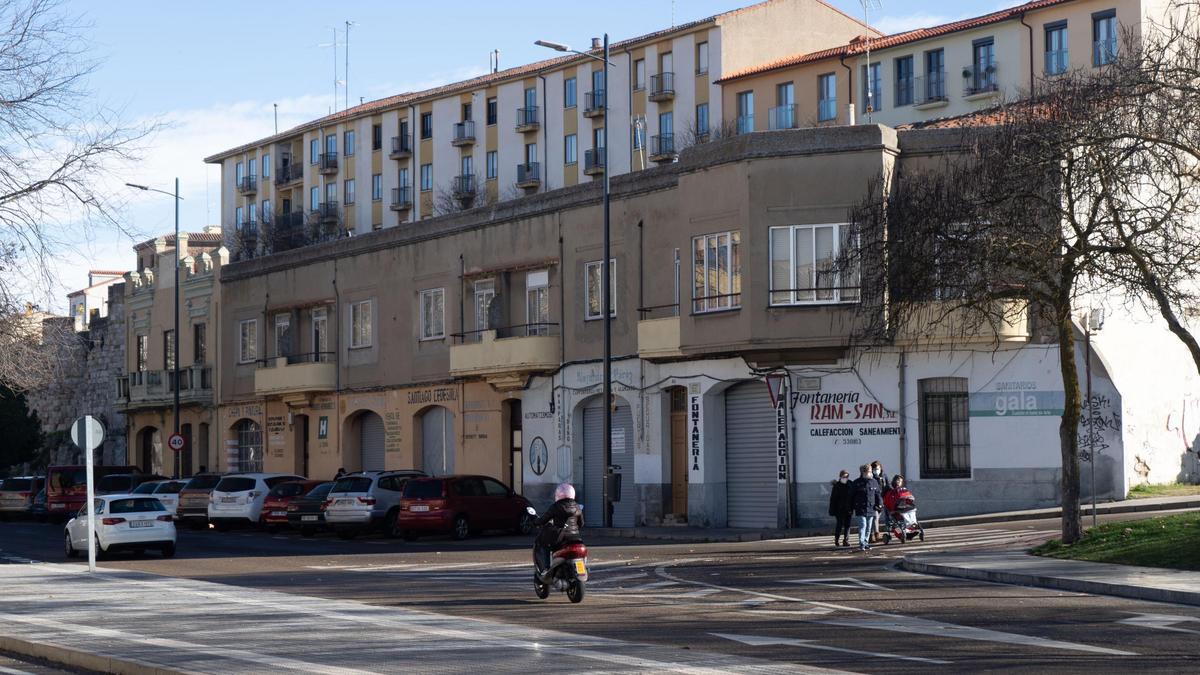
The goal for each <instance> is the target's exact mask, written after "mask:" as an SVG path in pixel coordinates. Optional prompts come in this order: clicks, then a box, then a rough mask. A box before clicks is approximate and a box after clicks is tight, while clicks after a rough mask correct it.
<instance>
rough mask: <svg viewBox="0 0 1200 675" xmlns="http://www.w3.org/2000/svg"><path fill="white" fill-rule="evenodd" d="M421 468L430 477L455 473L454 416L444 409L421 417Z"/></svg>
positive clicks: (437, 408) (435, 410)
mask: <svg viewBox="0 0 1200 675" xmlns="http://www.w3.org/2000/svg"><path fill="white" fill-rule="evenodd" d="M421 460H422V464H421V468H422V469H424V470H425V473H427V474H429V475H430V476H447V475H450V474H452V473H454V416H453V415H452V414H451V413H450V411H448V410H446V409H445V408H442V407H440V406H439V407H435V408H430V409H429V410H428V411H427V412H426V413H425V414H424V415H422V416H421Z"/></svg>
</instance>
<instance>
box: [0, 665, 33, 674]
mask: <svg viewBox="0 0 1200 675" xmlns="http://www.w3.org/2000/svg"><path fill="white" fill-rule="evenodd" d="M0 673H4V674H5V675H33V673H31V672H29V671H28V670H17V669H16V668H6V667H5V666H0Z"/></svg>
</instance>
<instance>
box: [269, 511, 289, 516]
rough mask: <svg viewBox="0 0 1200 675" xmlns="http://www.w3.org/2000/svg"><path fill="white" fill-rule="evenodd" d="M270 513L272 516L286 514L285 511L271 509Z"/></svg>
mask: <svg viewBox="0 0 1200 675" xmlns="http://www.w3.org/2000/svg"><path fill="white" fill-rule="evenodd" d="M271 515H272V516H286V515H287V511H272V512H271Z"/></svg>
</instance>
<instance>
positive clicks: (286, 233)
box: [267, 211, 309, 253]
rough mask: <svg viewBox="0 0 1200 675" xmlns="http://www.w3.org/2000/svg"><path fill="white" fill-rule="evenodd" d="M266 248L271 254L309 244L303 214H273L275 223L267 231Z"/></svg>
mask: <svg viewBox="0 0 1200 675" xmlns="http://www.w3.org/2000/svg"><path fill="white" fill-rule="evenodd" d="M267 232H268V241H267V248H268V250H269V251H270V252H271V253H280V252H282V251H289V250H291V249H294V248H300V247H301V246H307V245H308V244H309V237H308V231H307V228H306V227H305V226H304V212H303V211H290V212H287V213H277V214H275V222H274V223H273V224H272V225H271V227H270V228H268V230H267Z"/></svg>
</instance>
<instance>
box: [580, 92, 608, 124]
mask: <svg viewBox="0 0 1200 675" xmlns="http://www.w3.org/2000/svg"><path fill="white" fill-rule="evenodd" d="M603 114H604V90H603V89H597V90H595V91H589V92H588V93H586V94H584V95H583V116H584V117H599V116H601V115H603Z"/></svg>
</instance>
